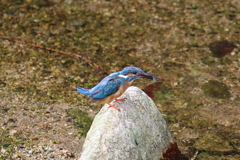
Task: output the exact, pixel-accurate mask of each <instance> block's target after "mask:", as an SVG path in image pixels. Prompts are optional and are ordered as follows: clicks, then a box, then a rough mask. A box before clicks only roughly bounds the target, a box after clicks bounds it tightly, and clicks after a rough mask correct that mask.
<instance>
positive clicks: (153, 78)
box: [136, 72, 160, 81]
mask: <svg viewBox="0 0 240 160" xmlns="http://www.w3.org/2000/svg"><path fill="white" fill-rule="evenodd" d="M136 76H137V77H139V78H147V79H152V80H153V81H157V80H160V78H157V77H155V76H152V75H150V74H147V73H145V72H139V73H138V74H137V75H136Z"/></svg>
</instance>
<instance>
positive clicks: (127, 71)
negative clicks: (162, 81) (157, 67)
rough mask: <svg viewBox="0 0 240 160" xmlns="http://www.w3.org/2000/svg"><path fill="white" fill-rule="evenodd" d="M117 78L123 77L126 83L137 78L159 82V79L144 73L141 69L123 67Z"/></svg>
mask: <svg viewBox="0 0 240 160" xmlns="http://www.w3.org/2000/svg"><path fill="white" fill-rule="evenodd" d="M119 76H121V77H124V78H125V79H126V80H128V81H132V80H134V79H139V78H147V79H153V80H154V81H156V80H159V78H157V77H155V76H152V75H150V74H147V73H145V72H144V71H143V70H142V69H140V68H138V67H125V68H124V69H123V70H121V71H120V72H119Z"/></svg>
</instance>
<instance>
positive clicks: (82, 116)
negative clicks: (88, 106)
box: [67, 109, 93, 137]
mask: <svg viewBox="0 0 240 160" xmlns="http://www.w3.org/2000/svg"><path fill="white" fill-rule="evenodd" d="M67 114H68V116H70V117H72V119H73V124H74V126H75V128H76V129H77V130H78V133H79V137H86V135H87V132H88V130H89V129H90V127H91V124H92V121H93V119H92V118H91V117H89V116H88V114H87V113H86V112H83V111H81V110H79V109H70V110H68V111H67Z"/></svg>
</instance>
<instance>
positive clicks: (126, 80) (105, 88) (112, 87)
mask: <svg viewBox="0 0 240 160" xmlns="http://www.w3.org/2000/svg"><path fill="white" fill-rule="evenodd" d="M139 78H148V79H153V80H154V81H156V80H158V79H159V78H157V77H155V76H152V75H150V74H147V73H145V72H144V71H143V70H142V69H140V68H138V67H125V68H124V69H123V70H121V71H119V72H114V73H111V74H110V75H108V76H107V77H105V78H104V79H102V80H101V81H100V83H99V84H98V85H96V86H95V87H93V88H92V89H85V88H81V87H79V88H77V91H78V92H80V93H82V94H85V95H88V97H90V98H91V99H92V102H97V103H99V104H105V103H108V104H109V106H110V107H113V108H115V109H117V110H119V108H117V107H116V106H114V105H112V104H111V102H112V101H113V100H115V101H114V102H117V101H122V100H124V99H117V98H118V97H120V96H121V95H122V94H123V93H124V92H125V91H126V89H127V88H128V87H130V86H131V84H132V82H133V81H134V80H135V79H139Z"/></svg>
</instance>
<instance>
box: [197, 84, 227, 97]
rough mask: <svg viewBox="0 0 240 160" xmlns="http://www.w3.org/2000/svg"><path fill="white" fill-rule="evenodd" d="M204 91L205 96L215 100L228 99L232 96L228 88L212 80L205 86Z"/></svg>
mask: <svg viewBox="0 0 240 160" xmlns="http://www.w3.org/2000/svg"><path fill="white" fill-rule="evenodd" d="M202 89H203V91H204V94H206V95H208V96H210V97H213V98H223V99H227V98H229V97H230V96H231V93H230V92H229V88H228V86H227V85H226V84H224V83H221V82H218V81H215V80H210V81H209V82H208V83H205V84H203V85H202Z"/></svg>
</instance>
